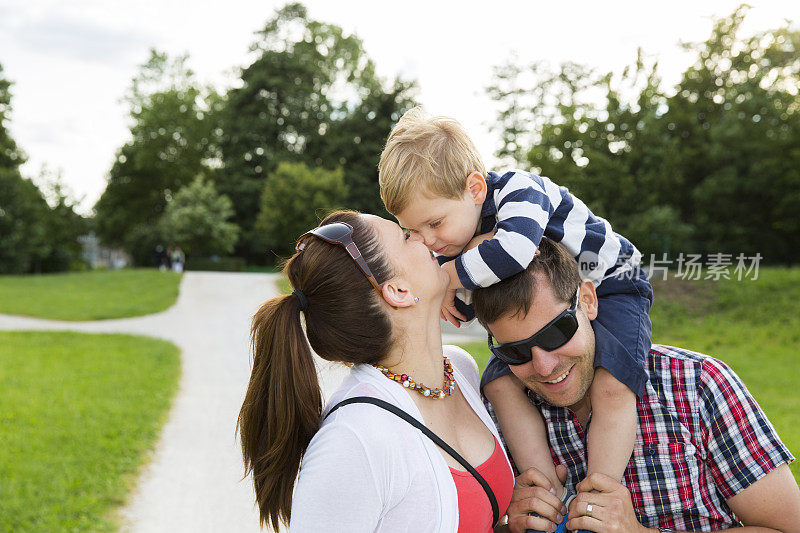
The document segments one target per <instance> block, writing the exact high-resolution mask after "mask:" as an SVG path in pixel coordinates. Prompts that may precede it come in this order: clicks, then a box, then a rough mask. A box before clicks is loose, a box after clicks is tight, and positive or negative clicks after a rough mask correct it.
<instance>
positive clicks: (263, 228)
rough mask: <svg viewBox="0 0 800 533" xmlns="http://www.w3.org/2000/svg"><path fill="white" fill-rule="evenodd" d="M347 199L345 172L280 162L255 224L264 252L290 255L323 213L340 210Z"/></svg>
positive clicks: (273, 174)
mask: <svg viewBox="0 0 800 533" xmlns="http://www.w3.org/2000/svg"><path fill="white" fill-rule="evenodd" d="M346 197H347V188H346V185H345V183H344V172H343V171H342V169H337V170H326V169H323V168H315V169H311V168H309V167H308V166H306V165H305V164H304V163H288V162H283V163H280V164H279V165H278V168H277V169H275V172H273V173H272V175H271V176H270V177H269V179H268V180H267V184H266V186H265V187H264V190H263V192H262V194H261V209H260V210H259V213H258V219H257V220H256V224H255V230H256V233H257V235H259V242H258V244H259V245H260V246H262V252H261V253H262V254H263V253H265V252H267V253H270V252H271V253H272V254H274V256H279V257H280V256H283V257H286V256H288V255H291V253H292V252H293V251H294V244H295V241H296V240H297V238H298V237H299V236H300V235H302V234H303V233H305V232H306V231H308V230H309V229H311V228H313V227H315V226H317V225H318V224H319V221H320V220H321V219H322V218H323V217H324V214H326V213H327V212H330V211H333V210H335V209H337V208H339V207H341V206H342V204H343V202H344V201H345V198H346ZM274 256H273V258H274ZM271 259H272V258H271Z"/></svg>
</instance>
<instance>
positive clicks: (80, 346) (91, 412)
mask: <svg viewBox="0 0 800 533" xmlns="http://www.w3.org/2000/svg"><path fill="white" fill-rule="evenodd" d="M179 373H180V360H179V356H178V348H177V347H176V346H174V345H172V344H170V343H168V342H165V341H161V340H155V339H148V338H144V337H134V336H128V335H89V334H80V333H51V332H0V391H2V393H0V531H4V532H6V531H7V532H11V531H14V532H18V531H115V530H117V529H118V524H116V523H115V521H114V512H115V510H116V509H117V508H118V507H119V506H120V505H121V504H123V503H124V501H125V498H126V495H127V493H128V489H129V488H130V487H131V486H132V484H133V481H134V480H135V475H136V473H137V470H138V469H139V467H140V465H141V464H142V463H143V462H144V461H145V459H146V458H147V456H148V450H151V449H152V447H153V445H154V443H155V441H156V438H157V436H158V433H159V429H160V427H161V425H162V424H163V422H164V421H165V419H166V414H167V411H168V408H169V405H170V403H171V399H172V397H173V394H174V392H175V390H176V388H177V382H178V376H179Z"/></svg>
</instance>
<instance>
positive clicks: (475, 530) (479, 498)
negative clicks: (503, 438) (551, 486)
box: [450, 438, 514, 533]
mask: <svg viewBox="0 0 800 533" xmlns="http://www.w3.org/2000/svg"><path fill="white" fill-rule="evenodd" d="M475 470H477V471H478V473H479V474H480V475H482V476H483V479H485V480H486V483H488V484H489V486H490V487H491V488H492V492H494V497H495V498H497V506H498V508H499V509H500V516H503V515H504V514H505V512H506V509H508V504H509V503H511V493H512V492H513V491H514V474H513V472H512V471H511V467H510V466H509V465H508V461H506V458H505V456H504V455H503V449H502V448H501V447H500V443H499V442H497V439H496V438H495V439H494V452H492V456H491V457H489V458H488V459H487V460H486V461H484V462H483V464H481V465H479V466H476V467H475ZM450 473H451V474H452V475H453V481H455V483H456V492H458V533H487V532H489V533H491V531H492V505H491V504H490V503H489V498H487V497H486V491H484V490H483V487H481V484H480V483H478V480H477V479H475V478H474V477H473V475H472V474H470V473H469V472H463V471H461V470H456V469H454V468H453V467H450Z"/></svg>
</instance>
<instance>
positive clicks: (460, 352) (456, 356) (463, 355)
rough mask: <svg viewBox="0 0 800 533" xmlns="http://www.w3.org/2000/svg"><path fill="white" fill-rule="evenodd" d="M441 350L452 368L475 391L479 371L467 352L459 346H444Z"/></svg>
mask: <svg viewBox="0 0 800 533" xmlns="http://www.w3.org/2000/svg"><path fill="white" fill-rule="evenodd" d="M442 348H443V350H444V355H445V356H446V357H447V358H448V359H449V360H450V362H451V363H452V365H453V368H454V369H455V370H457V371H458V372H460V373H461V374H462V375H463V376H464V377H465V378H466V379H467V382H468V383H469V385H470V386H471V387H472V388H473V389H475V390H476V391H477V390H478V381H479V378H480V371H479V370H478V363H476V362H475V359H474V358H473V357H472V356H471V355H470V354H469V352H467V351H466V350H464V349H463V348H461V347H459V346H454V345H452V344H445V345H444V346H443V347H442Z"/></svg>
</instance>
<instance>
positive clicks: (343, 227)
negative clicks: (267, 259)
mask: <svg viewBox="0 0 800 533" xmlns="http://www.w3.org/2000/svg"><path fill="white" fill-rule="evenodd" d="M310 235H314V236H315V237H319V238H320V239H322V240H323V241H325V242H329V243H331V244H339V245H341V246H343V247H344V249H345V250H347V253H348V254H349V255H350V257H351V258H352V259H353V261H355V263H356V265H357V266H358V269H359V270H361V273H362V274H364V276H366V278H367V279H368V280H369V282H370V283H371V284H372V287H373V288H374V289H375V292H377V293H378V295H379V296H380V297H381V298H383V293H382V292H381V288H380V285H379V284H378V280H377V279H375V276H373V275H372V271H371V270H370V269H369V266H368V265H367V262H366V261H365V260H364V257H363V256H362V255H361V251H360V250H359V249H358V246H356V243H355V242H353V226H351V225H350V224H348V223H346V222H333V223H331V224H325V225H324V226H319V227H316V228H314V229H312V230H311V231H307V232H305V233H303V234H302V235H301V236H300V238H299V239H297V244H295V247H294V248H295V250H297V251H298V252H299V251H300V250H302V249H304V248H305V247H306V243H305V242H304V241H305V239H306V237H308V236H310ZM395 309H396V307H395Z"/></svg>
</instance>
